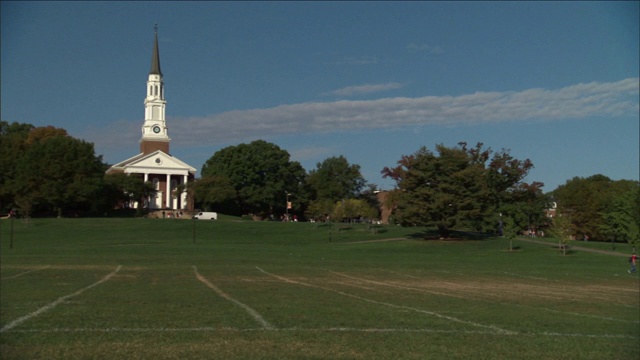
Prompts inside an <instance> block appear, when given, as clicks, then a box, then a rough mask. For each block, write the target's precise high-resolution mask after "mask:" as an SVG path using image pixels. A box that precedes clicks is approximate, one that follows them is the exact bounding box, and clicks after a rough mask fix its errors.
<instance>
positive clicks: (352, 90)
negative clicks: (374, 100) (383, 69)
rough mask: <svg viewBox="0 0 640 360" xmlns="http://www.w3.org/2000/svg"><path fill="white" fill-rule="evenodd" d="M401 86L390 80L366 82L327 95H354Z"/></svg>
mask: <svg viewBox="0 0 640 360" xmlns="http://www.w3.org/2000/svg"><path fill="white" fill-rule="evenodd" d="M401 87H402V84H400V83H396V82H390V83H385V84H365V85H358V86H347V87H344V88H342V89H338V90H334V91H331V92H328V93H326V94H325V95H337V96H353V95H358V94H370V93H374V92H381V91H387V90H394V89H399V88H401Z"/></svg>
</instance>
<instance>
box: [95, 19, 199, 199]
mask: <svg viewBox="0 0 640 360" xmlns="http://www.w3.org/2000/svg"><path fill="white" fill-rule="evenodd" d="M166 106H167V102H166V100H165V98H164V82H163V77H162V71H161V70H160V52H159V50H158V29H157V27H156V29H155V37H154V42H153V53H152V56H151V71H150V72H149V78H148V80H147V96H146V98H145V99H144V110H145V111H144V123H143V124H142V137H141V138H140V153H139V154H138V155H136V156H133V157H131V158H129V159H127V160H124V161H122V162H119V163H117V164H115V165H113V166H111V167H110V168H109V169H108V170H107V174H109V173H114V172H123V173H125V174H129V175H130V176H138V177H140V178H141V179H143V180H144V181H145V182H146V181H150V182H152V183H153V185H154V186H155V189H156V191H157V194H156V196H155V197H154V198H152V199H148V200H147V201H148V204H144V205H148V207H149V209H173V210H193V204H192V203H190V202H189V201H188V197H187V193H186V191H181V192H179V191H178V190H177V188H178V186H180V185H186V184H187V183H188V182H191V181H193V180H194V178H195V174H196V169H195V168H194V167H192V166H190V165H188V164H187V163H185V162H183V161H181V160H180V159H178V158H176V157H174V156H171V155H170V152H169V143H170V142H171V139H170V138H169V134H168V127H167V124H166V121H165V109H166ZM131 205H132V206H133V207H138V206H139V205H140V204H131Z"/></svg>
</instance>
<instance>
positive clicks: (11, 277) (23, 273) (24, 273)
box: [0, 265, 51, 280]
mask: <svg viewBox="0 0 640 360" xmlns="http://www.w3.org/2000/svg"><path fill="white" fill-rule="evenodd" d="M50 266H51V265H45V266H41V267H39V268H36V269H31V270H27V271H25V272H21V273H20V274H16V275H13V276H8V277H3V278H1V279H0V280H8V279H15V278H17V277H18V276H22V275H26V274H28V273H32V272H34V271H40V270H44V269H46V268H48V267H50Z"/></svg>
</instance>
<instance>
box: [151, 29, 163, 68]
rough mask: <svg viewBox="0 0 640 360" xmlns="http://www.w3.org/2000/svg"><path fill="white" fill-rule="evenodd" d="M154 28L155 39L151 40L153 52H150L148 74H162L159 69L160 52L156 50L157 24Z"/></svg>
mask: <svg viewBox="0 0 640 360" xmlns="http://www.w3.org/2000/svg"><path fill="white" fill-rule="evenodd" d="M153 28H154V30H155V39H154V41H153V54H151V71H150V72H149V74H155V75H160V76H162V71H160V52H159V51H158V24H156V25H155V26H154V27H153Z"/></svg>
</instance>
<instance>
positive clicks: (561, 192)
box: [551, 174, 639, 241]
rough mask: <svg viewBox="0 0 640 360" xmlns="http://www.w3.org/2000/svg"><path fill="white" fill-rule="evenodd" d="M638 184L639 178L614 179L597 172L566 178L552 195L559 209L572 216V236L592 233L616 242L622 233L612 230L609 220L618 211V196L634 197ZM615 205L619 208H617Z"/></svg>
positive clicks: (602, 238)
mask: <svg viewBox="0 0 640 360" xmlns="http://www.w3.org/2000/svg"><path fill="white" fill-rule="evenodd" d="M638 186H639V185H638V182H637V181H630V180H618V181H613V180H611V179H610V178H608V177H606V176H604V175H601V174H596V175H592V176H589V177H587V178H581V177H574V178H572V179H570V180H567V182H566V183H565V184H563V185H560V186H559V187H558V188H557V189H555V190H554V191H553V192H552V193H551V195H552V196H553V198H554V200H555V201H556V202H557V204H558V211H560V212H562V213H564V214H567V215H570V216H571V221H572V223H573V228H574V231H575V233H574V234H573V235H575V236H578V237H580V236H584V235H589V236H590V237H591V238H593V239H596V240H607V239H611V240H612V241H615V240H616V238H615V237H616V236H617V235H620V232H619V231H613V229H612V228H611V227H610V226H608V225H607V223H608V222H610V221H613V218H612V216H614V215H613V213H617V212H619V209H620V207H619V205H620V201H618V200H617V199H620V198H621V197H625V196H626V197H632V195H631V194H632V193H633V191H636V190H637V188H638ZM627 206H630V205H627ZM616 207H617V208H618V210H615V208H616ZM607 214H608V215H607Z"/></svg>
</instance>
